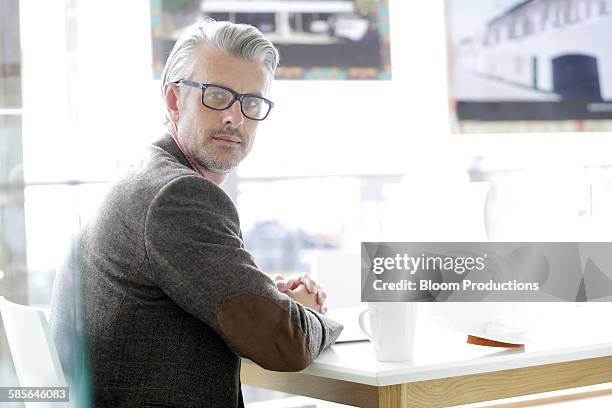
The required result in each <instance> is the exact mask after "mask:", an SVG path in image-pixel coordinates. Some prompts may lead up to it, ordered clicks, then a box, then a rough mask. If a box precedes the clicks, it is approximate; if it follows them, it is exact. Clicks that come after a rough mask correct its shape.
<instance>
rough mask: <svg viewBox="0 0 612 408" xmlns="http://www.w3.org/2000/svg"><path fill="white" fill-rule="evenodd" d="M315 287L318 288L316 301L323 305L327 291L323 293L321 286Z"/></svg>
mask: <svg viewBox="0 0 612 408" xmlns="http://www.w3.org/2000/svg"><path fill="white" fill-rule="evenodd" d="M317 288H318V293H317V303H318V304H320V305H321V306H323V303H325V300H326V299H327V293H325V291H324V290H323V288H322V287H321V286H317Z"/></svg>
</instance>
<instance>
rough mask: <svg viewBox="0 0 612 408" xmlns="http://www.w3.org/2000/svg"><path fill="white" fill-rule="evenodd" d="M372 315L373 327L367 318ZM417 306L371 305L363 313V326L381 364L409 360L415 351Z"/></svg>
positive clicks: (410, 304) (413, 303)
mask: <svg viewBox="0 0 612 408" xmlns="http://www.w3.org/2000/svg"><path fill="white" fill-rule="evenodd" d="M367 315H369V316H370V319H369V320H370V328H371V331H370V330H368V328H367V327H366V322H365V318H366V316H367ZM416 316H417V303H415V302H368V308H367V309H366V310H364V311H363V312H361V313H360V314H359V327H361V330H362V331H363V332H364V333H365V335H366V336H367V337H368V339H369V340H370V341H371V342H372V344H373V345H374V352H375V354H376V359H377V360H378V361H408V360H411V359H412V353H413V351H414V331H415V330H414V329H415V326H416Z"/></svg>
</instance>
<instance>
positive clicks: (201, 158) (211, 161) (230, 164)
mask: <svg viewBox="0 0 612 408" xmlns="http://www.w3.org/2000/svg"><path fill="white" fill-rule="evenodd" d="M229 149H232V148H231V147H230V148H228V150H229ZM213 156H214V155H212V154H209V153H208V152H202V153H200V154H199V155H192V157H193V158H194V160H195V161H196V163H197V164H198V166H201V167H203V168H205V169H206V170H209V171H212V172H213V173H218V174H229V173H231V172H232V171H233V170H234V169H235V168H236V167H237V166H238V164H240V162H241V161H242V160H243V159H244V155H242V156H241V157H235V158H233V159H232V160H217V159H215V158H214V157H213Z"/></svg>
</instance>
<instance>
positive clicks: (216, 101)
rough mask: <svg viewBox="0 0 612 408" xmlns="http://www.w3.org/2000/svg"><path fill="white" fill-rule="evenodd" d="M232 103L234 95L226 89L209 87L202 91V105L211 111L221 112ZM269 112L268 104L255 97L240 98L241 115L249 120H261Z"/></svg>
mask: <svg viewBox="0 0 612 408" xmlns="http://www.w3.org/2000/svg"><path fill="white" fill-rule="evenodd" d="M233 101H234V95H233V94H232V93H231V92H229V91H228V90H227V89H223V88H218V87H216V86H209V87H207V88H206V89H205V90H204V98H203V102H204V105H206V106H208V107H209V108H212V109H218V110H223V109H227V108H229V106H230V105H231V104H232V102H233ZM269 110H270V105H269V104H268V102H267V101H266V100H265V99H263V98H259V97H257V96H245V97H243V98H242V113H244V115H245V116H246V117H249V118H251V119H262V118H264V117H265V116H266V115H267V114H268V111H269Z"/></svg>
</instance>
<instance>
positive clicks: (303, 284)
mask: <svg viewBox="0 0 612 408" xmlns="http://www.w3.org/2000/svg"><path fill="white" fill-rule="evenodd" d="M274 282H275V283H276V288H277V289H278V290H279V291H280V292H282V293H284V294H286V295H287V296H289V297H290V298H291V299H292V300H294V301H296V302H298V303H300V304H301V305H302V306H306V307H308V308H310V309H312V310H314V311H317V312H319V313H321V314H325V313H327V307H326V306H325V299H326V298H327V294H326V293H325V291H324V290H323V288H322V287H321V286H320V285H317V283H316V282H315V281H314V280H313V279H312V278H311V277H310V276H309V275H308V274H307V273H304V274H301V275H298V276H294V277H293V278H290V279H287V280H285V278H283V276H282V275H278V274H277V275H275V276H274Z"/></svg>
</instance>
